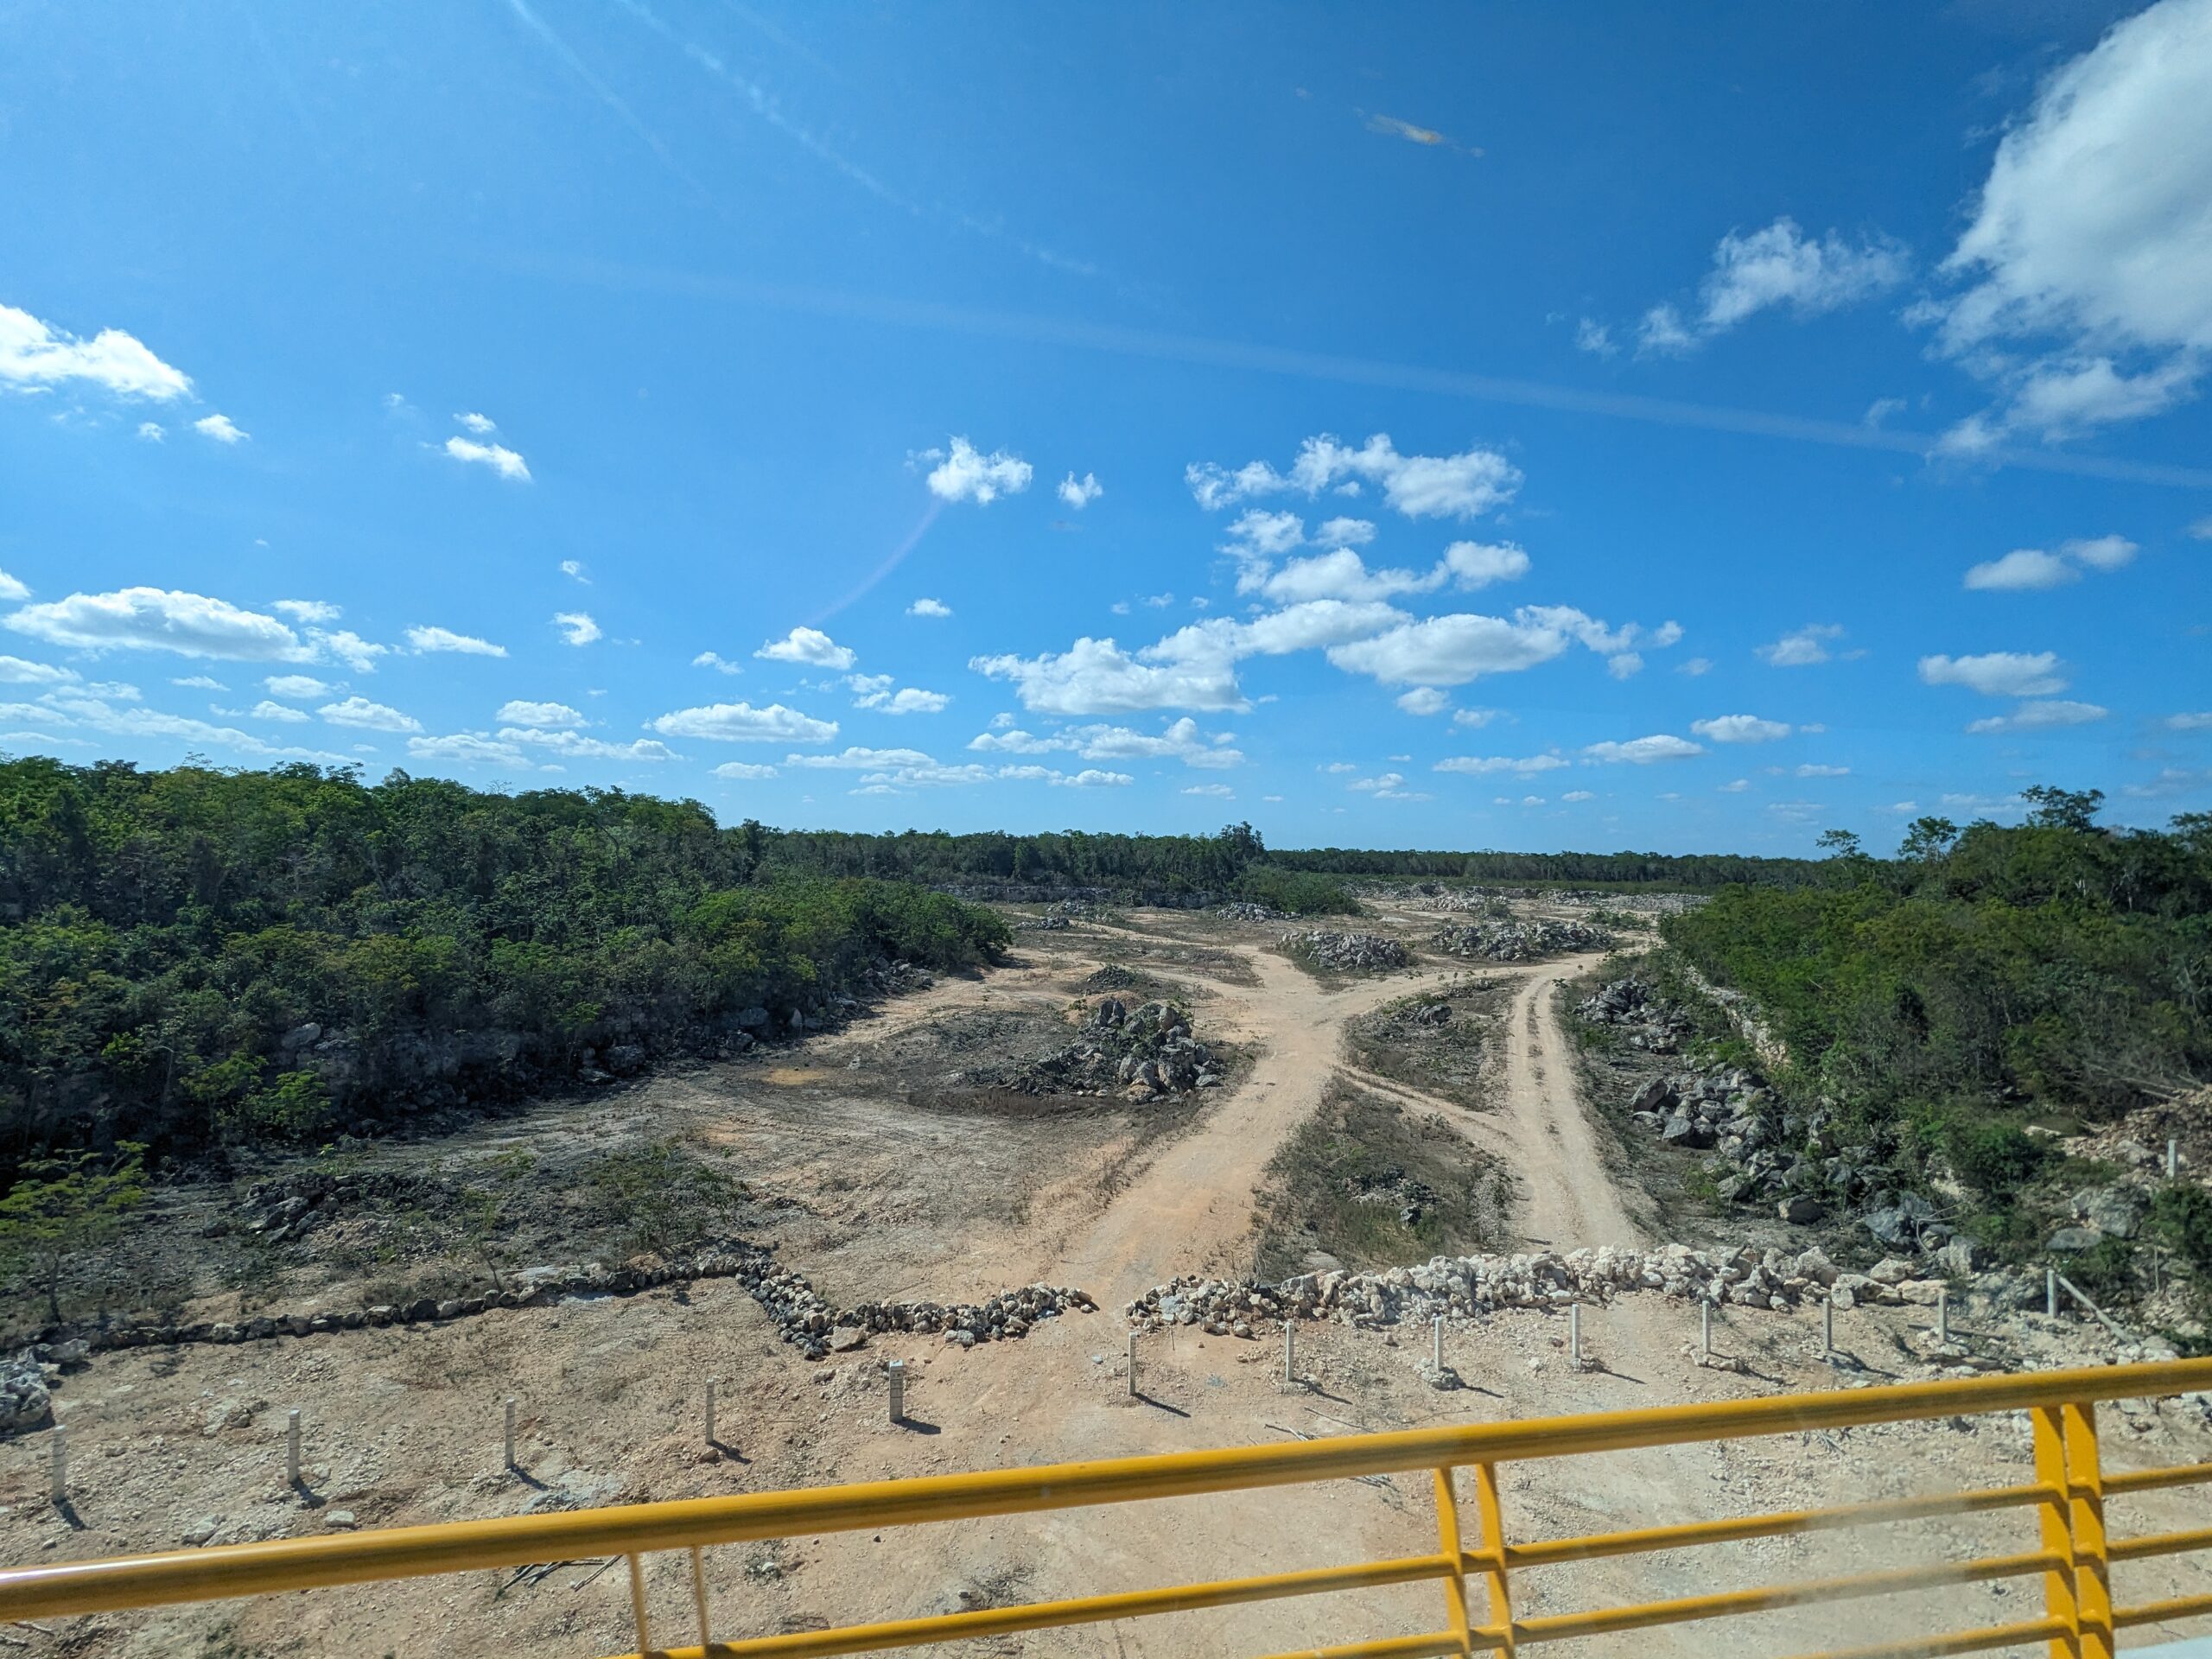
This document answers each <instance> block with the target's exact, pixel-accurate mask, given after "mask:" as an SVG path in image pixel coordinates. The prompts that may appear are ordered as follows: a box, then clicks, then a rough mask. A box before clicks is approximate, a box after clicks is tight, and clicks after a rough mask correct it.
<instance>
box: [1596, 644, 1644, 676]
mask: <svg viewBox="0 0 2212 1659" xmlns="http://www.w3.org/2000/svg"><path fill="white" fill-rule="evenodd" d="M1605 672H1606V673H1608V674H1610V675H1611V676H1612V677H1614V678H1615V679H1617V680H1626V679H1632V678H1634V677H1636V676H1637V675H1638V674H1641V673H1643V654H1642V653H1641V652H1633V651H1621V652H1614V653H1613V655H1611V657H1608V658H1605Z"/></svg>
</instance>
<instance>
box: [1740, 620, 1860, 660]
mask: <svg viewBox="0 0 2212 1659" xmlns="http://www.w3.org/2000/svg"><path fill="white" fill-rule="evenodd" d="M1842 638H1843V629H1842V628H1841V627H1840V626H1838V625H1836V624H1835V623H1833V622H1812V623H1808V624H1807V625H1806V626H1803V627H1802V628H1799V629H1798V630H1797V631H1796V632H1794V633H1785V634H1783V636H1782V638H1781V639H1777V640H1776V641H1775V642H1774V643H1773V644H1772V645H1761V646H1759V647H1758V658H1759V660H1760V661H1761V662H1763V663H1764V664H1766V665H1767V666H1768V667H1770V668H1809V667H1811V666H1812V665H1813V664H1815V663H1825V662H1827V660H1828V659H1829V658H1830V655H1831V653H1830V652H1829V650H1828V645H1829V643H1830V642H1831V641H1833V640H1836V639H1842Z"/></svg>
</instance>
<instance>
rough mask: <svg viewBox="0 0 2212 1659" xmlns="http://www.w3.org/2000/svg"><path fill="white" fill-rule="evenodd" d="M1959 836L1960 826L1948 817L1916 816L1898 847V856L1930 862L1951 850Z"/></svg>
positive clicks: (1920, 861)
mask: <svg viewBox="0 0 2212 1659" xmlns="http://www.w3.org/2000/svg"><path fill="white" fill-rule="evenodd" d="M1958 838H1959V826H1958V825H1957V824H1955V823H1952V822H1951V821H1950V820H1949V819H1948V818H1938V817H1924V818H1915V819H1914V820H1913V821H1912V827H1911V828H1910V829H1907V830H1906V831H1905V832H1904V844H1903V845H1901V846H1900V847H1899V848H1898V849H1897V856H1898V857H1900V858H1910V859H1912V860H1914V861H1916V862H1919V863H1923V864H1925V863H1929V862H1931V861H1934V860H1936V859H1939V858H1941V857H1942V856H1943V855H1944V854H1946V853H1948V852H1949V851H1950V850H1951V843H1952V842H1955V841H1956V840H1958Z"/></svg>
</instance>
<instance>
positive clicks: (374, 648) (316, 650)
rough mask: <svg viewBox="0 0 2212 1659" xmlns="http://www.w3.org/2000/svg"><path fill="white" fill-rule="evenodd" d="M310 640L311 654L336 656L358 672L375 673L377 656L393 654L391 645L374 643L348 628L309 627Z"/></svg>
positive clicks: (317, 656)
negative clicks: (333, 629)
mask: <svg viewBox="0 0 2212 1659" xmlns="http://www.w3.org/2000/svg"><path fill="white" fill-rule="evenodd" d="M308 643H309V645H310V648H311V649H310V655H311V656H313V657H316V658H324V657H330V658H336V659H337V660H338V661H340V662H341V663H343V664H346V667H348V668H350V669H352V670H353V671H354V672H355V673H356V674H373V673H375V672H376V671H377V658H379V657H388V656H390V655H391V646H390V645H371V644H370V643H369V642H368V641H367V640H365V639H362V638H361V636H360V635H359V634H358V633H355V632H353V631H351V630H350V629H346V628H340V629H339V630H338V631H337V632H334V633H325V632H322V630H321V629H320V628H309V629H308Z"/></svg>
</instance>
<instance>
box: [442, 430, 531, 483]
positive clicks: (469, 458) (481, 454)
mask: <svg viewBox="0 0 2212 1659" xmlns="http://www.w3.org/2000/svg"><path fill="white" fill-rule="evenodd" d="M445 453H446V454H448V455H450V456H452V457H453V458H454V460H455V461H465V462H467V464H468V465H469V466H471V467H490V468H491V469H492V470H493V472H495V473H497V474H499V476H500V477H501V478H505V479H511V480H513V481H514V482H516V483H518V484H527V483H529V482H530V464H529V463H528V462H527V461H524V460H523V458H522V457H521V456H520V455H518V454H516V453H515V452H514V451H513V450H512V449H510V448H507V446H506V445H505V444H504V443H478V442H474V440H472V439H468V438H448V439H447V440H446V442H445Z"/></svg>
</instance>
